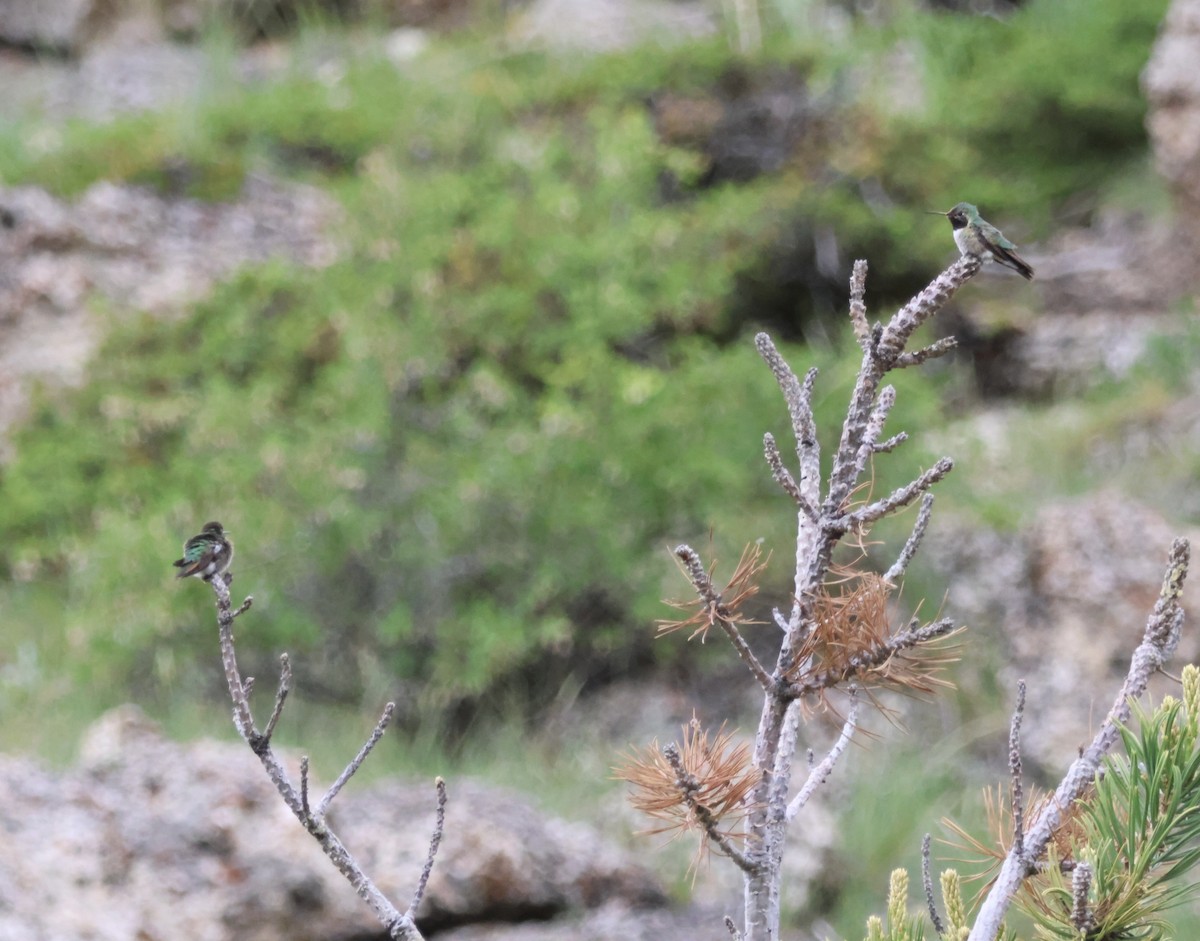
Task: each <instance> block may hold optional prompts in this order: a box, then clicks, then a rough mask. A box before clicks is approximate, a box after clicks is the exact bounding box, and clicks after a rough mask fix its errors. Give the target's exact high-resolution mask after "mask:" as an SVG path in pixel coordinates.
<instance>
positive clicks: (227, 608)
mask: <svg viewBox="0 0 1200 941" xmlns="http://www.w3.org/2000/svg"><path fill="white" fill-rule="evenodd" d="M209 584H210V585H211V586H212V588H213V592H214V593H215V594H216V597H217V626H218V629H219V635H220V646H221V662H222V665H223V667H224V670H225V680H226V685H227V686H228V688H229V695H230V698H231V699H232V700H233V724H234V726H235V727H236V728H237V730H238V733H239V734H240V735H241V736H242V738H243V739H244V740H245V741H246V743H247V744H248V745H249V746H250V747H251V749H252V750H253V751H254V754H255V755H257V756H258V759H259V761H261V762H262V765H263V768H264V770H265V771H266V772H267V777H268V778H270V779H271V783H272V784H273V785H274V787H275V790H276V791H278V792H279V796H280V797H282V798H283V802H284V803H285V804H287V806H288V809H289V810H291V812H292V813H293V814H294V815H295V817H296V819H297V820H299V821H300V823H301V824H302V825H303V826H304V828H305V829H306V830H308V832H309V833H310V834H312V836H313V837H314V838H315V839H316V840H317V842H318V843H320V845H321V850H322V851H323V852H324V853H325V855H326V856H327V857H329V860H330V862H332V863H333V865H334V866H335V867H336V868H337V870H338V872H340V873H341V874H342V875H343V876H345V877H346V879H347V881H349V883H350V885H351V886H352V887H353V889H354V891H355V893H357V895H358V896H359V898H361V899H362V900H363V901H364V902H366V903H367V905H369V906H370V908H371V910H372V911H373V912H374V913H375V916H376V917H377V918H378V919H379V921H380V922H381V923H382V925H383V927H384V929H385V930H386V931H387V933H388V937H390V938H392V939H393V941H424V939H423V937H422V935H421V932H420V931H418V930H417V926H416V924H415V923H414V921H413V919H412V917H411V916H409V915H407V914H403V913H401V912H400V911H399V910H397V908H396V906H394V905H393V904H392V903H391V902H390V901H388V898H387V896H385V895H384V894H383V893H382V892H380V891H379V889H378V887H376V885H375V883H374V882H372V881H371V879H370V877H368V876H367V874H366V873H365V872H364V871H363V870H362V867H361V866H359V864H358V863H357V862H356V861H355V860H354V857H353V856H351V855H350V852H349V851H348V850H347V849H346V847H345V845H344V844H343V843H342V841H341V840H340V839H338V837H337V835H336V834H335V833H334V832H333V831H332V830H330V829H329V828H328V827H327V826H325V825H324V823H323V822H320V821H317V820H315V819H314V818H313V817H312V815H311V814H310V813H309V812H308V806H307V803H308V802H307V795H306V794H305V795H304V796H303V797H302V795H301V794H300V793H299V792H298V791H297V789H296V787H295V786H294V785H293V784H292V782H291V780H290V779H289V778H288V775H287V771H286V770H285V769H284V767H283V763H282V762H281V761H280V760H279V758H278V756H277V755H276V754H275V752H274V750H273V749H272V748H271V744H270V741H269V738H268V737H267V736H266V735H264V734H260V733H259V732H258V730H257V729H256V728H255V727H254V717H253V714H252V713H251V711H250V703H249V701H248V699H247V698H246V685H245V684H244V683H243V681H242V677H241V672H240V671H239V670H238V665H237V653H236V651H235V649H234V644H233V619H234V617H235V615H234V612H233V610H232V607H231V605H230V600H229V586H228V584H227V583H226V581H225V579H224V578H223V577H222V575H221V574H219V573H218V574H216V575H213V576H212V577H211V578H210V579H209ZM249 601H250V599H249V598H247V599H246V602H249ZM248 609H249V604H248V603H243V604H242V606H241V608H239V609H238V611H239V613H242V612H244V611H246V610H248ZM281 682H282V681H281ZM277 703H278V697H277ZM279 708H280V709H282V706H281V705H280V706H279ZM302 767H303V770H302V772H301V774H302V781H301V784H302V786H304V787H305V788H306V783H305V782H306V780H307V758H306V759H305V760H304V762H303V765H302Z"/></svg>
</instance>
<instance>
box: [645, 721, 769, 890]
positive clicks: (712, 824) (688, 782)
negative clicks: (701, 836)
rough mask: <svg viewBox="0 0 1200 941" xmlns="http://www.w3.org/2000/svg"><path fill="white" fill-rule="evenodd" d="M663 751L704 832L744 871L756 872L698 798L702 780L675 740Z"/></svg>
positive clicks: (683, 794) (677, 785) (693, 814)
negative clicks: (687, 764) (689, 768)
mask: <svg viewBox="0 0 1200 941" xmlns="http://www.w3.org/2000/svg"><path fill="white" fill-rule="evenodd" d="M662 752H663V757H664V758H666V759H667V761H668V762H670V764H671V767H672V769H674V771H675V786H676V787H678V788H679V793H680V796H682V797H683V800H684V803H685V804H687V806H688V810H690V811H691V812H692V816H693V817H695V818H696V820H697V822H699V824H700V825H701V826H702V827H704V832H705V833H706V834H708V838H709V839H710V840H712V841H713V842H714V843H715V844H716V845H717V847H718V848H719V849H720V850H721V852H722V853H724V854H725V855H726V856H728V857H729V858H730V859H732V860H733V862H734V864H735V865H736V866H737V867H738V868H739V869H741V870H742V871H743V872H756V871H757V867H756V866H755V864H754V863H752V862H751V861H750V860H749V859H747V858H746V856H745V855H744V854H743V853H742V851H741V850H739V849H738V848H737V847H736V846H734V845H733V843H731V842H730V840H729V838H728V837H727V836H725V834H724V833H722V832H721V828H720V826H719V825H718V822H717V819H716V818H715V817H714V816H713V815H712V811H710V810H709V809H708V808H707V807H705V806H704V805H703V804H702V803H700V801H699V800H698V799H697V797H696V794H697V792H698V791H699V790H700V782H698V781H697V780H696V778H695V776H694V775H692V774H689V773H688V771H687V769H686V768H684V766H683V757H682V756H681V755H680V754H679V747H678V746H677V745H676V744H675V743H674V742H668V743H667V744H666V745H664V746H663V750H662Z"/></svg>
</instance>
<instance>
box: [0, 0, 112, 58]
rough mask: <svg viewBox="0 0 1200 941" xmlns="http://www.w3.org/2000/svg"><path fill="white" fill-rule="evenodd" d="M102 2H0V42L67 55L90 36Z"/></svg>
mask: <svg viewBox="0 0 1200 941" xmlns="http://www.w3.org/2000/svg"><path fill="white" fill-rule="evenodd" d="M106 6H107V4H105V3H104V2H102V0H0V42H3V43H5V44H6V45H10V46H27V47H29V48H32V49H50V50H55V51H60V52H68V51H72V50H76V49H78V48H79V47H80V46H82V45H83V43H84V42H86V41H87V39H88V38H90V36H91V35H92V34H93V32H94V31H95V28H96V21H97V20H98V19H99V18H101V17H103V15H104V8H105V7H106Z"/></svg>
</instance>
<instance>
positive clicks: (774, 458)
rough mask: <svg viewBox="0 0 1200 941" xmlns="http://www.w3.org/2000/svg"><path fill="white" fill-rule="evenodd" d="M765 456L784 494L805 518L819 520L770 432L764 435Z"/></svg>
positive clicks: (772, 474)
mask: <svg viewBox="0 0 1200 941" xmlns="http://www.w3.org/2000/svg"><path fill="white" fill-rule="evenodd" d="M763 454H764V455H765V456H766V458H767V464H768V465H769V466H770V468H771V476H772V477H774V478H775V483H777V484H779V486H780V487H782V488H783V491H784V493H786V494H787V495H788V496H789V497H791V498H792V499H793V500H795V501H796V504H797V505H798V506H799V507H800V509H801V510H803V511H804V515H805V516H807V517H808V518H809V519H811V520H813V521H814V522H815V521H816V519H817V511H816V509H815V508H814V507H813V505H812V504H811V503H809V502H808V499H807V498H806V497H805V496H804V494H803V493H801V492H800V485H799V484H797V483H796V479H795V478H794V477H793V476H792V472H791V471H789V470H788V469H787V467H786V466H785V465H784V463H783V455H782V454H780V453H779V445H777V444H776V443H775V436H774V435H773V434H771V433H770V432H769V431H768V432H767V433H766V434H765V435H763Z"/></svg>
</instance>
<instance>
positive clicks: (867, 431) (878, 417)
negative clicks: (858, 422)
mask: <svg viewBox="0 0 1200 941" xmlns="http://www.w3.org/2000/svg"><path fill="white" fill-rule="evenodd" d="M895 404H896V389H895V387H893V386H884V387H883V388H882V389H880V390H879V399H878V401H877V402H876V403H875V407H874V408H873V409H871V414H870V417H869V418H868V419H867V424H866V427H865V428H864V429H863V434H862V441H861V442H860V443H859V445H858V453H857V455H855V458H854V479H855V480H857V479H858V478H859V477H861V476H862V474H863V471H864V470H866V468H867V461H869V460H870V459H871V455H872V454H874V453H875V445H876V444H877V443H878V441H879V436H880V435H881V434H883V423H884V422H886V421H887V417H888V414H889V413H890V412H891V411H892V407H893V406H894V405H895Z"/></svg>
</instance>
